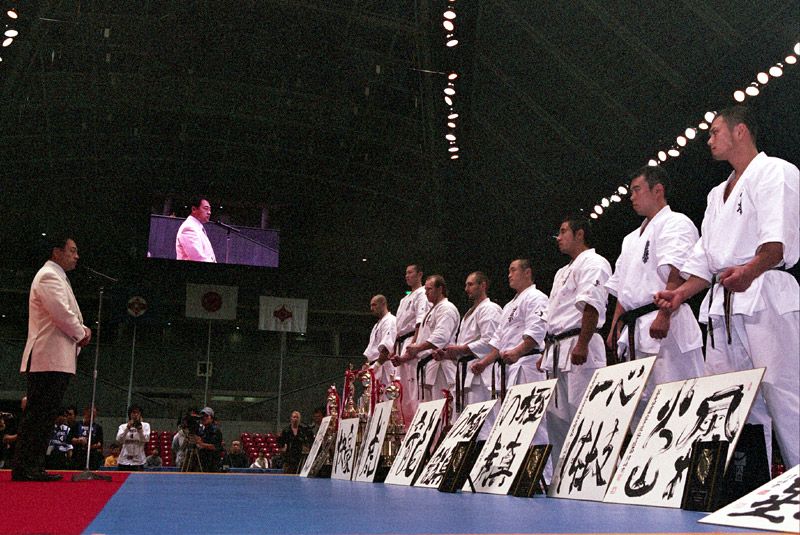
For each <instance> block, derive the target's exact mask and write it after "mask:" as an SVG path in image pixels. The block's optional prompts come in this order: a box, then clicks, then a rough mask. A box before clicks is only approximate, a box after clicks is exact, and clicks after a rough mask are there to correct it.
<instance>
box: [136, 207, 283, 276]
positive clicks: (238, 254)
mask: <svg viewBox="0 0 800 535" xmlns="http://www.w3.org/2000/svg"><path fill="white" fill-rule="evenodd" d="M179 234H180V236H179ZM278 243H279V236H278V231H277V230H274V229H260V228H253V227H238V226H234V225H227V224H225V223H222V222H219V221H208V222H207V223H205V224H203V223H201V222H200V221H198V220H197V219H194V218H193V217H192V216H189V217H188V218H182V217H173V216H162V215H151V216H150V237H149V240H148V247H147V256H148V258H164V259H167V260H181V261H188V262H208V263H216V264H236V265H242V266H259V267H278Z"/></svg>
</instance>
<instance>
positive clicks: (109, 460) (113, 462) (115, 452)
mask: <svg viewBox="0 0 800 535" xmlns="http://www.w3.org/2000/svg"><path fill="white" fill-rule="evenodd" d="M119 451H120V448H119V444H117V443H116V442H114V443H113V444H111V453H110V454H109V455H108V457H106V460H105V462H104V463H103V466H105V467H112V466H113V467H116V466H117V462H118V460H119Z"/></svg>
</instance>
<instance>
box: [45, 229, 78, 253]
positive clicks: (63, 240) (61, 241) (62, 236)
mask: <svg viewBox="0 0 800 535" xmlns="http://www.w3.org/2000/svg"><path fill="white" fill-rule="evenodd" d="M69 240H72V241H75V238H74V237H73V236H72V234H70V233H68V232H63V231H62V232H56V233H54V234H50V233H48V234H46V235H45V236H42V237H41V241H38V240H37V242H36V243H37V244H40V245H41V249H40V250H39V247H40V245H37V246H36V247H37V250H39V252H38V253H37V256H39V257H41V258H43V259H44V260H50V259H51V258H53V249H64V247H66V246H67V241H69Z"/></svg>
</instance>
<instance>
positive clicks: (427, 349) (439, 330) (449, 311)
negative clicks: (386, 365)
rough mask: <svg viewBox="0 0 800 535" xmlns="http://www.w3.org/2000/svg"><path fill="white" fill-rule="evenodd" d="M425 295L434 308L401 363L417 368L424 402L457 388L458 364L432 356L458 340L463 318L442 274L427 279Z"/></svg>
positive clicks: (427, 315) (423, 322)
mask: <svg viewBox="0 0 800 535" xmlns="http://www.w3.org/2000/svg"><path fill="white" fill-rule="evenodd" d="M425 296H426V297H427V299H428V302H429V303H430V304H431V309H430V310H428V312H427V313H426V314H425V317H424V318H423V319H422V324H420V326H419V332H418V334H417V338H416V341H415V342H414V343H413V344H410V345H408V346H406V349H405V351H403V355H402V356H401V357H399V358H398V359H397V360H399V361H400V362H402V363H410V364H414V365H415V367H416V369H417V383H418V384H420V385H421V386H422V396H421V399H422V400H424V401H433V400H435V399H442V398H444V394H443V393H442V389H445V388H446V389H448V390H450V391H451V392H452V391H453V387H454V385H455V380H456V365H455V363H454V362H453V361H450V360H439V361H436V360H433V357H432V355H431V353H432V352H433V351H434V350H436V349H441V348H443V347H446V346H447V345H449V344H451V343H452V342H453V341H454V340H455V338H456V330H457V329H458V320H459V315H458V309H457V308H456V306H455V305H454V304H453V303H451V302H450V300H449V299H447V284H446V283H445V281H444V277H442V276H441V275H431V276H430V277H428V278H427V279H425Z"/></svg>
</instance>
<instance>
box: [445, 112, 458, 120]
mask: <svg viewBox="0 0 800 535" xmlns="http://www.w3.org/2000/svg"><path fill="white" fill-rule="evenodd" d="M447 118H448V119H458V114H457V113H451V114H450V115H448V116H447Z"/></svg>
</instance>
